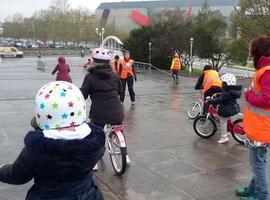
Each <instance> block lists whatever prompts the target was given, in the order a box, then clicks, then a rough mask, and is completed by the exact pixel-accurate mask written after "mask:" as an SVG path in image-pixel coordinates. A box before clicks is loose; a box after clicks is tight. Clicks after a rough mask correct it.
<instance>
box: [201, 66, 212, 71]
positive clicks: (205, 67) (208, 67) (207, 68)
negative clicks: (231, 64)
mask: <svg viewBox="0 0 270 200" xmlns="http://www.w3.org/2000/svg"><path fill="white" fill-rule="evenodd" d="M210 69H213V68H212V66H211V65H205V66H204V68H203V71H206V70H210Z"/></svg>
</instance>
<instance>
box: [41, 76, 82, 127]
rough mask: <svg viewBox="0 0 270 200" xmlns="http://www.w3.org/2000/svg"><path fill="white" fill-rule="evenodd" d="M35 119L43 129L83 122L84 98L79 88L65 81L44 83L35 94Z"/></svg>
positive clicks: (75, 124)
mask: <svg viewBox="0 0 270 200" xmlns="http://www.w3.org/2000/svg"><path fill="white" fill-rule="evenodd" d="M36 121H37V125H38V127H39V128H41V129H43V130H51V129H57V128H64V127H70V126H77V125H81V124H83V123H85V122H86V110H85V100H84V97H83V95H82V93H81V91H80V89H79V88H78V87H77V86H75V85H74V84H72V83H69V82H65V81H55V82H51V83H48V84H46V85H44V86H43V87H42V88H41V89H40V90H39V91H38V93H37V96H36Z"/></svg>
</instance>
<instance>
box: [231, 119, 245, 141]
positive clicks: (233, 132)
mask: <svg viewBox="0 0 270 200" xmlns="http://www.w3.org/2000/svg"><path fill="white" fill-rule="evenodd" d="M242 122H243V119H237V120H235V121H234V122H233V124H234V128H235V127H236V125H237V124H239V123H242ZM234 128H233V130H232V131H231V134H232V137H233V139H234V140H235V141H236V142H238V143H239V144H242V145H244V144H245V138H240V137H238V135H239V134H238V133H236V132H235V131H234ZM243 131H244V130H243ZM241 135H242V136H243V135H245V133H244V134H241Z"/></svg>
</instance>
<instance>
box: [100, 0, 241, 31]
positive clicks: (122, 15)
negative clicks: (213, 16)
mask: <svg viewBox="0 0 270 200" xmlns="http://www.w3.org/2000/svg"><path fill="white" fill-rule="evenodd" d="M202 3H203V0H159V1H135V2H134V1H133V2H125V1H123V2H108V3H101V4H100V5H99V7H98V8H97V10H96V18H97V19H98V20H99V22H100V26H106V25H109V26H111V27H112V28H113V29H114V30H117V31H121V32H129V31H130V30H132V29H134V28H138V27H140V26H147V25H149V24H151V23H152V21H153V20H154V18H155V16H156V15H157V14H158V13H159V12H160V11H162V10H165V9H167V10H168V9H175V8H179V9H182V10H186V14H187V15H196V14H197V13H198V11H199V10H200V8H201V5H202ZM208 4H209V6H210V9H211V10H219V11H220V12H221V13H222V15H223V16H224V17H226V18H229V17H230V14H231V13H232V11H233V10H234V8H235V6H236V5H237V0H208Z"/></svg>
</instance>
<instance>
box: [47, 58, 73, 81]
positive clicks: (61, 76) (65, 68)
mask: <svg viewBox="0 0 270 200" xmlns="http://www.w3.org/2000/svg"><path fill="white" fill-rule="evenodd" d="M57 71H58V73H57V76H56V80H57V81H67V82H70V83H72V80H71V77H70V75H69V72H70V68H69V65H68V64H66V59H65V58H64V57H59V58H58V64H57V65H56V66H55V68H54V70H53V71H52V75H54V74H55V73H56V72H57Z"/></svg>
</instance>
